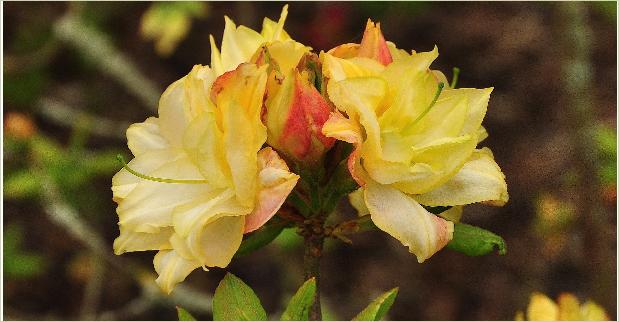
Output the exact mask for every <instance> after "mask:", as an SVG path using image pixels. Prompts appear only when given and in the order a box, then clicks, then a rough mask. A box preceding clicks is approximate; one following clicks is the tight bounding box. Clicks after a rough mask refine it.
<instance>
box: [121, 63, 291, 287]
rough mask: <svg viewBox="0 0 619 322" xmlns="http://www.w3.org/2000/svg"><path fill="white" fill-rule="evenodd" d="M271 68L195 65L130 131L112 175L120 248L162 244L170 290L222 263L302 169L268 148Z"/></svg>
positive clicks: (163, 278)
mask: <svg viewBox="0 0 619 322" xmlns="http://www.w3.org/2000/svg"><path fill="white" fill-rule="evenodd" d="M266 78H267V73H266V66H265V67H257V66H256V65H253V64H241V65H240V66H239V67H238V68H236V69H235V70H233V71H229V72H227V73H225V74H223V75H221V76H220V77H218V78H216V74H215V72H214V71H213V70H212V69H211V68H209V67H203V66H199V65H198V66H195V67H194V68H193V70H192V71H191V72H190V73H189V74H188V75H187V76H185V77H183V78H182V79H180V80H178V81H176V82H175V83H173V84H172V85H170V87H168V89H167V90H166V91H165V92H164V94H163V95H162V97H161V100H160V103H159V117H158V118H153V117H151V118H148V119H147V120H146V121H145V122H143V123H137V124H133V125H132V126H131V127H130V128H129V129H128V130H127V139H128V145H129V148H130V150H131V152H132V153H133V155H134V156H135V158H134V159H133V160H132V161H131V162H130V163H129V164H128V168H129V169H130V170H131V172H130V171H129V170H128V169H123V170H121V171H120V172H118V173H117V174H116V175H115V176H114V178H113V179H112V185H113V186H112V191H113V193H114V200H115V201H116V202H117V203H118V208H117V212H118V217H119V226H120V236H119V237H118V238H117V239H116V240H115V241H114V250H115V252H116V254H121V253H124V252H129V251H143V250H158V251H159V252H158V253H157V255H156V256H155V259H154V265H155V270H156V271H157V273H158V274H159V277H158V278H157V283H158V284H159V286H161V288H162V289H163V290H164V291H166V292H168V293H169V292H171V291H172V289H173V287H174V286H175V285H176V284H177V283H179V282H181V281H183V280H184V279H185V277H186V276H187V275H188V274H189V273H190V272H191V271H193V270H194V269H196V268H198V267H203V268H204V269H205V270H206V267H213V266H217V267H225V266H227V265H228V263H229V262H230V260H231V258H232V256H233V255H234V254H235V252H236V251H237V249H238V248H239V245H240V243H241V240H242V237H243V233H246V232H250V231H253V230H255V229H257V228H258V227H260V226H261V225H263V224H264V223H265V222H266V221H267V220H268V219H269V218H271V216H273V215H274V214H275V212H276V211H277V210H278V209H279V207H280V206H281V204H282V203H283V202H284V200H285V199H286V196H287V195H288V194H289V193H290V191H291V190H292V189H293V188H294V186H295V184H296V182H297V180H298V176H297V175H295V174H293V173H290V172H289V171H288V167H287V166H286V164H285V163H284V162H283V160H281V159H280V158H279V156H278V155H277V153H276V152H275V151H273V150H272V149H271V148H268V147H267V148H262V145H263V144H264V143H265V141H266V128H265V126H264V125H263V124H262V122H261V119H260V114H261V108H262V101H263V97H264V89H265V85H266Z"/></svg>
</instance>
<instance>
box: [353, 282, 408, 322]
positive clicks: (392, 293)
mask: <svg viewBox="0 0 619 322" xmlns="http://www.w3.org/2000/svg"><path fill="white" fill-rule="evenodd" d="M397 295H398V288H397V287H396V288H393V289H391V290H389V291H387V292H385V293H383V294H382V295H381V296H379V297H377V298H376V299H375V300H374V301H372V303H370V305H368V306H367V307H366V308H365V309H363V311H361V312H360V313H359V314H357V316H355V317H354V318H353V321H378V320H380V319H382V318H383V317H384V316H385V314H387V312H388V311H389V309H390V308H391V306H392V305H393V302H394V301H395V297H396V296H397Z"/></svg>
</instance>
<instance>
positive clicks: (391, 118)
mask: <svg viewBox="0 0 619 322" xmlns="http://www.w3.org/2000/svg"><path fill="white" fill-rule="evenodd" d="M368 37H369V38H370V39H369V40H368V39H366V38H368ZM364 46H365V47H367V48H366V49H365V50H361V49H362V48H364ZM437 57H438V50H437V49H436V48H434V50H432V51H430V52H420V53H416V52H412V53H411V54H408V53H406V52H404V51H402V50H400V49H397V48H396V47H395V46H394V45H393V44H391V43H389V42H386V41H384V38H383V37H382V34H381V33H380V27H379V26H376V25H374V24H373V23H371V21H369V22H368V24H367V26H366V32H365V34H364V39H363V40H362V41H361V44H360V45H357V46H355V45H354V44H348V45H347V46H344V47H341V46H340V47H337V48H335V49H333V50H331V51H329V52H327V53H323V54H321V61H322V63H323V73H324V75H325V77H326V78H327V79H328V85H327V92H328V95H329V99H330V100H331V101H332V102H333V103H334V104H335V106H336V107H337V109H338V110H339V111H338V112H335V113H333V114H332V115H331V117H330V119H329V120H328V121H327V122H326V123H325V125H324V127H323V133H324V134H325V135H326V136H329V137H333V138H336V139H339V140H343V141H346V142H349V143H352V144H354V145H355V149H354V151H353V152H352V153H351V155H350V157H349V160H348V162H349V164H348V165H349V170H350V172H351V175H352V176H353V178H354V179H355V180H356V181H357V182H358V183H359V184H360V185H361V186H362V188H361V190H360V191H358V192H357V193H356V195H355V196H353V197H352V200H353V201H354V202H355V203H356V208H358V209H361V211H364V212H365V211H367V212H369V213H370V214H371V218H372V220H373V221H374V223H375V224H376V226H378V227H379V228H380V229H382V230H384V231H385V232H387V233H389V234H390V235H392V236H393V237H395V238H397V239H398V240H400V241H401V242H402V243H403V244H404V245H406V246H408V247H409V249H410V251H411V252H412V253H414V254H415V255H416V256H417V259H418V261H419V262H423V261H424V260H425V259H427V258H429V257H430V256H432V255H433V254H434V253H435V252H437V251H438V250H440V249H441V248H442V247H444V246H445V245H446V244H447V243H448V242H449V240H451V238H452V234H453V223H452V222H451V221H448V220H445V219H443V218H440V217H437V216H435V215H433V214H431V213H429V212H428V211H426V210H425V209H424V208H423V207H422V206H421V205H425V206H462V205H466V204H471V203H476V202H487V203H491V204H495V205H502V204H504V203H505V202H506V201H507V199H508V195H507V185H506V183H505V178H504V175H503V173H502V172H501V170H500V168H499V166H498V165H497V164H496V162H495V161H494V158H493V156H492V153H491V152H490V150H489V149H487V148H483V149H476V146H477V144H478V142H479V141H481V140H482V139H483V138H484V133H485V131H484V130H483V128H482V127H481V122H482V120H483V118H484V115H485V114H486V108H487V105H488V100H489V98H490V93H491V91H492V88H487V89H475V88H462V89H454V88H450V87H449V85H448V84H447V80H446V78H445V76H444V75H443V74H442V73H440V72H438V71H432V70H430V64H431V63H432V62H433V61H434V60H435V59H436V58H437ZM361 194H363V198H360V197H361ZM360 200H363V202H364V203H365V208H364V207H362V206H361V205H359V203H360V202H359V201H360ZM454 215H455V217H453V216H454ZM449 216H452V217H449V218H452V219H456V218H458V219H459V214H457V213H456V214H449ZM446 217H447V216H446Z"/></svg>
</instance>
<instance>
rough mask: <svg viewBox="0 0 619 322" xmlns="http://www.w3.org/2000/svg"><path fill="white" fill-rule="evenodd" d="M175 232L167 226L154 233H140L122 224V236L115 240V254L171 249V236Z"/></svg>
mask: <svg viewBox="0 0 619 322" xmlns="http://www.w3.org/2000/svg"><path fill="white" fill-rule="evenodd" d="M173 233H174V229H172V227H165V228H163V229H161V230H160V231H159V232H157V233H154V234H149V233H138V232H135V231H132V230H130V229H127V228H125V227H123V226H120V236H118V237H116V239H115V240H114V254H116V255H120V254H123V253H126V252H136V251H145V250H162V249H171V248H172V245H171V244H170V237H171V236H172V234H173Z"/></svg>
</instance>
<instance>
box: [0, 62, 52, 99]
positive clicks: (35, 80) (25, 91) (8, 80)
mask: <svg viewBox="0 0 619 322" xmlns="http://www.w3.org/2000/svg"><path fill="white" fill-rule="evenodd" d="M48 82H49V77H48V75H47V73H46V71H44V70H42V69H32V70H29V71H26V72H20V73H15V74H6V73H5V75H4V84H3V85H2V86H3V88H2V89H3V93H4V95H5V96H4V99H5V103H6V104H9V105H13V104H14V105H18V106H20V107H24V108H28V107H31V106H33V105H34V103H35V102H36V100H37V99H39V97H40V96H41V93H42V92H43V90H44V89H45V87H46V86H47V84H48Z"/></svg>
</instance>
